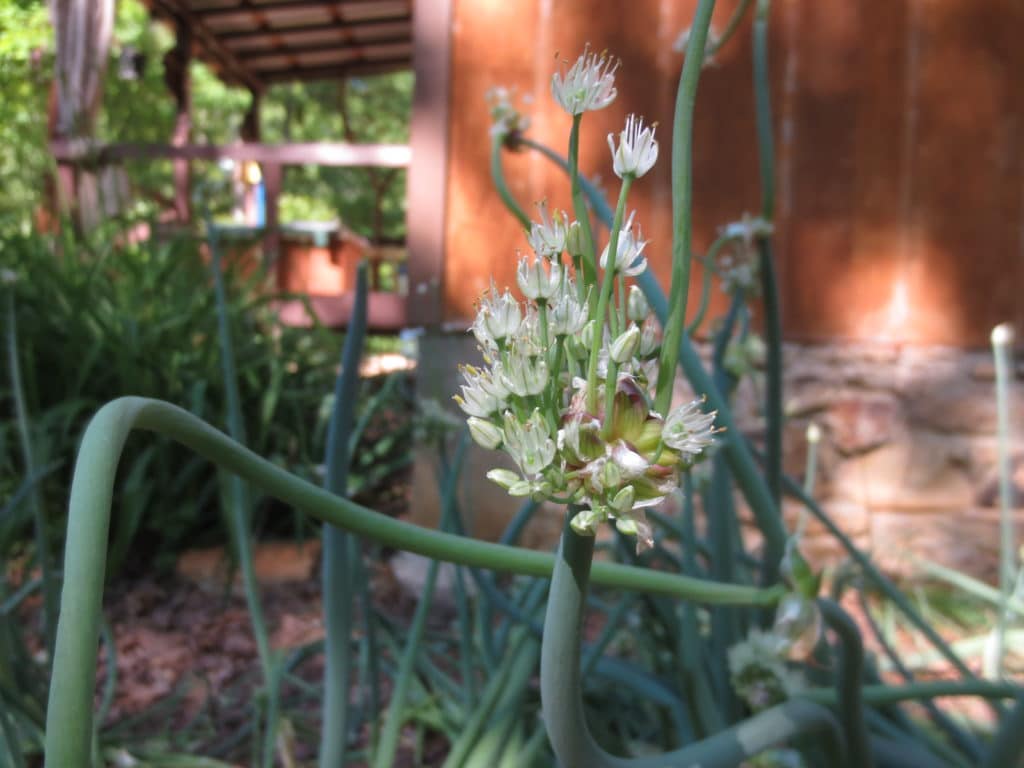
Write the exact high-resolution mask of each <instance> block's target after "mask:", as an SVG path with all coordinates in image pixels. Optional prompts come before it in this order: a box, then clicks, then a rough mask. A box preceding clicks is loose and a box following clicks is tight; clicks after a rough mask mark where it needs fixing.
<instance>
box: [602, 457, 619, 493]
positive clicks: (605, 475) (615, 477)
mask: <svg viewBox="0 0 1024 768" xmlns="http://www.w3.org/2000/svg"><path fill="white" fill-rule="evenodd" d="M621 483H622V473H621V472H620V471H619V468H618V467H617V466H616V465H615V463H614V462H612V461H606V462H605V463H604V464H602V465H601V484H602V485H603V486H604V487H605V488H618V487H619V485H620V484H621Z"/></svg>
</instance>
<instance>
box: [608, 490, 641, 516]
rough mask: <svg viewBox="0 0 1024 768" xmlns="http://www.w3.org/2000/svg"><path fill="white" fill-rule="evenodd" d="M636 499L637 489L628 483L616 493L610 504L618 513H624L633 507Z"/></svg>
mask: <svg viewBox="0 0 1024 768" xmlns="http://www.w3.org/2000/svg"><path fill="white" fill-rule="evenodd" d="M635 499H636V490H635V489H634V488H633V486H632V485H627V486H626V487H625V488H623V489H622V490H621V491H619V492H618V493H616V494H615V498H613V499H612V500H611V501H610V502H609V506H610V507H611V508H612V509H613V510H614V511H615V512H616V513H618V514H620V515H623V514H625V513H627V512H629V511H631V510H632V509H633V501H634V500H635Z"/></svg>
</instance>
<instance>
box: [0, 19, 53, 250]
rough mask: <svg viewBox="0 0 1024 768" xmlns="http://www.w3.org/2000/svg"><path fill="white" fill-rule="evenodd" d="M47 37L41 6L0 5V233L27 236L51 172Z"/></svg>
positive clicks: (48, 42) (50, 67)
mask: <svg viewBox="0 0 1024 768" xmlns="http://www.w3.org/2000/svg"><path fill="white" fill-rule="evenodd" d="M50 34H51V33H50V26H49V15H48V13H47V10H46V4H45V3H43V2H39V1H38V0H7V1H6V2H3V3H0V146H3V147H4V151H3V152H0V178H3V180H4V182H3V184H2V185H0V234H3V233H5V232H11V231H16V232H21V233H26V232H28V230H29V228H30V227H31V215H32V211H33V208H34V203H35V202H36V201H37V200H38V199H39V191H40V182H41V181H42V179H43V178H44V176H45V175H46V174H47V173H48V172H49V170H50V168H51V160H50V157H49V152H48V151H47V148H46V119H47V117H46V116H47V96H48V92H49V83H50V81H51V79H52V77H53V75H52V71H53V57H52V53H51V50H50V47H49V46H51V45H52V43H51V42H50Z"/></svg>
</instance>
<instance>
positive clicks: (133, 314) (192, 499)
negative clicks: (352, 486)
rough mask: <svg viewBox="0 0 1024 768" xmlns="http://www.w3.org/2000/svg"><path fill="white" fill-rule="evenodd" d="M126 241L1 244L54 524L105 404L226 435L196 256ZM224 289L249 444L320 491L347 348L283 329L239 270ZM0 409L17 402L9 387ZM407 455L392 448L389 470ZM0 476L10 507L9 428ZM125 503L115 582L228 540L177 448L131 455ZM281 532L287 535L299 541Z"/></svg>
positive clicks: (3, 431)
mask: <svg viewBox="0 0 1024 768" xmlns="http://www.w3.org/2000/svg"><path fill="white" fill-rule="evenodd" d="M124 234H125V233H124V232H120V231H119V230H117V229H116V228H115V227H114V226H113V225H111V228H110V230H109V231H104V232H100V233H97V234H96V236H95V237H93V238H90V239H89V241H87V242H85V241H80V242H68V241H53V240H50V239H48V238H44V237H41V236H38V235H30V236H24V237H23V236H15V237H11V238H8V239H7V240H6V241H4V242H3V243H2V244H0V268H3V267H6V268H8V269H12V270H14V271H15V272H17V273H18V274H19V275H20V279H19V281H18V283H17V285H16V308H17V326H18V332H19V353H20V359H21V367H22V372H23V379H24V386H25V390H26V399H27V405H28V410H29V413H30V414H31V417H32V421H33V424H34V438H35V441H34V442H35V444H36V452H37V456H36V462H37V465H38V466H40V467H42V466H46V465H49V464H51V463H54V462H57V463H59V465H60V469H59V471H58V472H56V473H55V474H54V475H53V476H51V477H50V478H49V479H48V480H47V481H46V482H45V483H44V488H45V497H46V500H47V508H48V509H49V510H50V514H51V515H52V516H53V517H54V518H56V517H58V516H60V515H61V514H62V511H63V506H64V501H65V499H66V498H67V493H68V487H69V485H68V484H69V482H70V468H71V463H72V456H73V453H74V450H75V446H76V444H77V441H78V437H79V435H80V433H81V430H82V429H83V428H84V426H85V421H86V420H87V419H88V418H89V417H90V416H91V414H92V413H93V412H94V411H95V410H96V408H98V407H99V405H100V404H102V403H103V402H105V401H106V400H108V399H110V398H111V397H113V396H115V395H117V394H122V393H129V392H130V393H133V394H139V395H150V396H158V397H162V398H166V399H168V400H171V401H173V402H177V403H181V404H183V405H184V406H185V407H187V408H189V409H190V410H192V411H193V412H194V413H196V414H199V415H201V416H203V417H204V418H207V419H209V420H210V421H212V422H213V423H217V424H223V423H224V414H225V395H224V385H223V379H222V375H221V370H220V366H221V362H220V353H219V351H218V347H217V320H216V314H215V311H214V298H213V291H212V286H211V280H210V273H209V267H208V265H207V263H206V261H205V259H204V258H203V257H202V252H201V249H200V247H199V243H197V242H196V241H195V240H192V239H188V238H175V239H171V240H150V241H147V242H145V243H141V244H132V245H124V246H118V245H113V244H112V242H111V241H112V240H115V239H118V238H120V237H123V236H124ZM226 279H227V290H228V296H229V303H228V317H229V324H230V329H231V332H232V335H233V338H234V341H235V345H236V354H237V357H238V367H239V370H240V376H239V387H240V390H241V399H242V403H243V410H244V414H243V415H244V418H245V426H246V434H247V435H248V438H249V444H250V446H251V447H253V448H254V449H255V450H258V451H260V452H261V453H262V454H263V455H266V456H270V457H272V458H273V460H274V461H275V463H277V464H279V465H280V466H283V467H286V468H288V469H289V470H291V471H294V472H296V473H298V474H299V475H301V476H303V477H307V478H311V477H314V476H315V474H316V470H315V467H316V465H317V464H319V462H320V457H321V456H322V455H323V447H322V446H323V439H324V437H323V435H324V426H325V423H326V417H327V413H328V411H329V408H330V397H329V394H328V393H329V392H330V385H331V382H332V380H333V375H334V366H335V364H336V350H337V346H338V340H337V337H336V336H335V335H334V334H333V333H331V332H329V331H327V330H326V329H323V328H313V329H301V330H300V329H283V328H281V327H280V326H279V325H278V324H277V322H276V315H275V312H274V310H273V308H272V306H271V301H270V297H269V295H268V294H267V292H266V291H265V290H259V288H260V281H259V279H258V277H256V276H255V275H254V276H252V277H249V278H246V277H244V276H243V274H242V270H239V269H237V268H232V269H229V270H228V271H227V274H226ZM0 394H2V396H3V402H8V399H7V395H8V381H7V379H6V378H5V379H4V381H3V382H0ZM401 454H402V448H401V446H399V445H396V446H393V451H392V453H391V454H389V456H388V457H385V458H386V460H387V461H394V460H395V458H396V457H400V456H401ZM378 463H379V462H378ZM0 468H2V469H3V472H2V478H3V480H0V498H7V497H8V496H9V495H10V494H11V493H13V491H14V486H15V485H16V483H17V482H18V479H19V478H20V476H21V466H20V462H19V460H18V459H17V452H16V439H15V437H14V433H13V422H12V421H11V419H10V417H9V416H8V415H7V413H6V412H5V413H4V416H3V421H2V422H0ZM375 469H376V468H375V467H374V466H365V465H359V466H357V467H356V468H355V472H356V481H357V483H359V484H364V485H365V484H366V483H367V482H371V481H372V479H379V474H375ZM371 478H372V479H371ZM171 489H173V493H172V492H171ZM179 494H180V495H179ZM118 496H119V499H120V500H121V501H120V504H119V508H118V511H117V514H116V515H115V518H114V525H113V532H112V540H111V541H112V555H111V558H112V562H111V564H110V565H111V571H112V572H115V573H116V571H117V569H118V567H119V566H120V564H121V563H122V562H123V561H124V560H125V559H126V558H128V559H131V558H130V556H131V555H134V559H135V560H136V562H142V561H143V560H145V561H147V562H148V561H149V559H150V558H152V557H153V556H156V559H157V561H158V562H159V563H165V564H166V563H168V562H169V561H170V560H171V559H172V558H173V557H174V555H175V554H176V553H177V552H178V551H179V549H180V548H181V547H182V546H183V545H184V544H185V543H186V542H189V543H195V541H196V539H197V537H198V538H203V537H205V538H207V539H212V540H220V539H222V537H223V536H224V531H223V529H222V527H221V521H220V516H219V513H218V510H219V503H218V485H217V479H216V473H215V471H214V469H213V468H212V467H210V466H209V465H208V464H207V463H206V462H204V461H201V460H197V459H195V458H194V457H190V456H189V454H188V452H187V451H184V450H183V449H181V448H178V447H173V446H171V445H169V444H159V445H158V444H153V443H151V442H150V443H147V444H146V445H145V446H142V447H140V448H139V450H138V451H137V452H133V453H132V454H131V455H130V457H129V458H128V461H127V462H126V466H125V471H124V473H123V474H122V475H121V478H120V481H119V493H118ZM264 511H266V510H265V509H264ZM262 519H263V518H262V517H260V518H258V524H260V523H259V521H260V520H262ZM286 519H287V520H289V521H291V523H290V524H294V520H295V519H294V518H291V517H288V518H286ZM276 526H277V528H276V529H277V531H278V532H279V533H287V532H288V530H289V528H288V527H287V526H285V527H284V528H283V529H282V525H281V523H280V522H278V523H277V524H276Z"/></svg>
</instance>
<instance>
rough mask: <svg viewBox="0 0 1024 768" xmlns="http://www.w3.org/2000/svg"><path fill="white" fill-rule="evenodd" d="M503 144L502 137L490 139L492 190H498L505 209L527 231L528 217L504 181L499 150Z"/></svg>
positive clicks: (528, 225)
mask: <svg viewBox="0 0 1024 768" xmlns="http://www.w3.org/2000/svg"><path fill="white" fill-rule="evenodd" d="M504 144H505V141H504V137H503V136H494V137H492V138H491V180H492V181H493V182H494V188H495V189H497V190H498V196H499V197H501V201H502V202H503V203H504V204H505V207H506V208H508V209H509V211H510V212H511V213H512V215H513V216H515V217H516V219H517V220H518V221H519V223H520V224H521V225H522V226H523V228H524V229H526V230H527V231H529V229H530V217H529V216H527V215H526V213H525V212H524V211H523V209H522V208H521V207H520V206H519V203H518V202H516V199H515V197H513V195H512V190H510V189H509V188H508V181H507V180H506V179H505V168H504V167H503V166H502V164H501V149H502V147H503V146H504Z"/></svg>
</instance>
